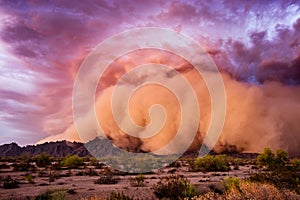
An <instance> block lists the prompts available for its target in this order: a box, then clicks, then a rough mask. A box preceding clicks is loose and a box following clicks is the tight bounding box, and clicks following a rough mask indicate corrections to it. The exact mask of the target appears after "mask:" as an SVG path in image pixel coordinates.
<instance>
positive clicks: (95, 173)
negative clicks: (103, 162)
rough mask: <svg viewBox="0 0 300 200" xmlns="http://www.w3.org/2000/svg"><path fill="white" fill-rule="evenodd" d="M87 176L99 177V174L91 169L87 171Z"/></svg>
mask: <svg viewBox="0 0 300 200" xmlns="http://www.w3.org/2000/svg"><path fill="white" fill-rule="evenodd" d="M85 174H86V175H87V176H98V173H97V172H96V170H94V169H92V168H89V169H87V170H86V171H85Z"/></svg>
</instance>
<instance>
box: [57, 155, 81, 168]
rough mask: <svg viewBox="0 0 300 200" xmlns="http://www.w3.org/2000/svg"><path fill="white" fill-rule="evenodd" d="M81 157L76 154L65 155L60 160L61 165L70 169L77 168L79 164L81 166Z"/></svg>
mask: <svg viewBox="0 0 300 200" xmlns="http://www.w3.org/2000/svg"><path fill="white" fill-rule="evenodd" d="M83 164H84V163H83V159H82V158H80V157H78V156H77V155H72V156H71V155H67V156H66V157H65V158H64V159H63V160H62V165H63V166H65V167H68V168H71V169H77V168H79V166H82V165H83Z"/></svg>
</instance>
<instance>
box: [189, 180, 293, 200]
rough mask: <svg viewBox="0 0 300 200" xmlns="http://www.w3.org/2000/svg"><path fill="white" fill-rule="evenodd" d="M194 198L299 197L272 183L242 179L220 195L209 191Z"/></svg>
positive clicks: (274, 199)
mask: <svg viewBox="0 0 300 200" xmlns="http://www.w3.org/2000/svg"><path fill="white" fill-rule="evenodd" d="M192 199H193V200H213V199H218V200H250V199H255V200H267V199H272V200H290V199H295V200H296V199H299V196H298V195H297V194H296V193H293V192H291V191H284V192H282V191H279V190H278V189H277V188H276V187H275V186H273V185H270V184H261V183H251V182H247V181H242V182H241V183H240V184H239V186H238V187H232V188H231V189H230V190H229V191H228V192H226V193H224V194H222V195H218V194H216V193H213V192H208V193H206V194H204V195H202V196H199V197H195V198H192Z"/></svg>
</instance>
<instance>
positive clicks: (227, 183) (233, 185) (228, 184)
mask: <svg viewBox="0 0 300 200" xmlns="http://www.w3.org/2000/svg"><path fill="white" fill-rule="evenodd" d="M240 182H241V179H239V178H236V177H226V178H225V179H224V180H223V181H222V187H223V191H224V192H228V191H230V190H232V189H237V190H240V187H239V185H240Z"/></svg>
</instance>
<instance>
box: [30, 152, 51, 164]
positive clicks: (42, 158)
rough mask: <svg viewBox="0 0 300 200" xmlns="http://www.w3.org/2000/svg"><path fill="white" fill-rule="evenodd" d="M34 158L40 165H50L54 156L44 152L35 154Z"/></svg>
mask: <svg viewBox="0 0 300 200" xmlns="http://www.w3.org/2000/svg"><path fill="white" fill-rule="evenodd" d="M33 159H34V161H35V163H36V165H37V166H38V167H48V166H49V165H51V162H52V158H51V157H50V156H49V155H47V154H46V153H44V152H43V153H41V154H39V155H37V156H35V157H34V158H33Z"/></svg>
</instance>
